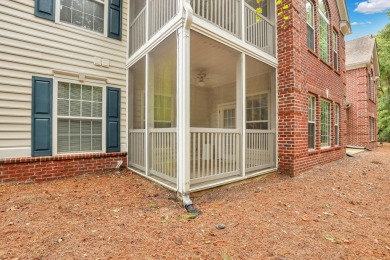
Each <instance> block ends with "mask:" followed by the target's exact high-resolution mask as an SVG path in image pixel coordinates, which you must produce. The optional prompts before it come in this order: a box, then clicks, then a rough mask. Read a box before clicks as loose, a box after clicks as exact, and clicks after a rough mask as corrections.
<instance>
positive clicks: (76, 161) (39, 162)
mask: <svg viewBox="0 0 390 260" xmlns="http://www.w3.org/2000/svg"><path fill="white" fill-rule="evenodd" d="M118 161H122V166H126V153H93V154H73V155H57V156H44V157H26V158H10V159H0V183H5V182H41V181H48V180H54V179H58V178H63V177H69V176H76V175H81V174H85V173H98V172H104V171H107V170H112V169H115V168H116V167H117V164H118Z"/></svg>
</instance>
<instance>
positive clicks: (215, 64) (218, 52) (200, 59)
mask: <svg viewBox="0 0 390 260" xmlns="http://www.w3.org/2000/svg"><path fill="white" fill-rule="evenodd" d="M239 55H240V53H239V52H238V51H235V50H234V49H232V48H229V47H227V46H225V45H223V44H221V43H219V42H217V41H214V40H212V39H210V38H208V37H206V36H203V35H201V34H200V33H197V32H194V31H192V32H191V69H190V72H191V85H197V83H198V82H199V79H198V74H199V73H200V72H204V73H205V74H206V77H205V80H204V82H205V86H204V87H208V88H215V87H220V86H224V85H227V84H229V83H234V82H235V81H236V64H237V59H238V58H239ZM246 70H247V72H246V74H247V78H251V77H255V76H258V75H261V74H265V73H268V72H271V71H272V70H273V68H272V67H270V66H269V65H267V64H265V63H262V62H258V61H256V60H254V59H252V58H249V59H247V68H246Z"/></svg>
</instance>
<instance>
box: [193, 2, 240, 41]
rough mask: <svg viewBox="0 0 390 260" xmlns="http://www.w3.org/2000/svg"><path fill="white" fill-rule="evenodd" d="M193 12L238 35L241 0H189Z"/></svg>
mask: <svg viewBox="0 0 390 260" xmlns="http://www.w3.org/2000/svg"><path fill="white" fill-rule="evenodd" d="M191 5H192V8H193V10H194V14H195V15H197V16H199V17H201V18H203V19H206V20H208V21H209V22H212V23H213V24H214V25H216V26H218V27H219V28H221V29H223V30H225V31H227V32H229V33H231V34H233V35H235V36H237V37H240V35H241V33H240V24H241V22H240V21H241V18H240V17H241V0H191Z"/></svg>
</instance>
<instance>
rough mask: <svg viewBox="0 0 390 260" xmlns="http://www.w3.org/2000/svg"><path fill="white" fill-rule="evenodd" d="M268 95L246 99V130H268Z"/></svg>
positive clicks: (257, 95)
mask: <svg viewBox="0 0 390 260" xmlns="http://www.w3.org/2000/svg"><path fill="white" fill-rule="evenodd" d="M268 103H269V101H268V93H261V94H255V95H251V96H247V97H246V128H247V129H262V130H267V129H269V128H268V127H269V122H268V121H269V120H268V119H269V115H268V112H269V110H268Z"/></svg>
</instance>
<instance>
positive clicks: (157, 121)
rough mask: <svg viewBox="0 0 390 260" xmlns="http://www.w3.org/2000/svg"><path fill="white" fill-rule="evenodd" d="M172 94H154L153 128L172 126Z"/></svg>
mask: <svg viewBox="0 0 390 260" xmlns="http://www.w3.org/2000/svg"><path fill="white" fill-rule="evenodd" d="M172 112H173V109H172V96H171V95H167V94H165V95H164V94H157V93H156V94H155V95H154V128H170V127H172Z"/></svg>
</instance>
